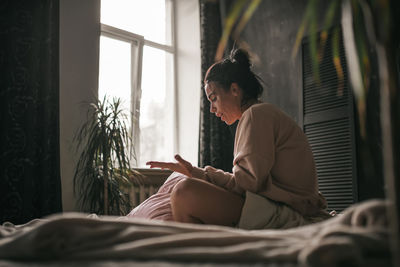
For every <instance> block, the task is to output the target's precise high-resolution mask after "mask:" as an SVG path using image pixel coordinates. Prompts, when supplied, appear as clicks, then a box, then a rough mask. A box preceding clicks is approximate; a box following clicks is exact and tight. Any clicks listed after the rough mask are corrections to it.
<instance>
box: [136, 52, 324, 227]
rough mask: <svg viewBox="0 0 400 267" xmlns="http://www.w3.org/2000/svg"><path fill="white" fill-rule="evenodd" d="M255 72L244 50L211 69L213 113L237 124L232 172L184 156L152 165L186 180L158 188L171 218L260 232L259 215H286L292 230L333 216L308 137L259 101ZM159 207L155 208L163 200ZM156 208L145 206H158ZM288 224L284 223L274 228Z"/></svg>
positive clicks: (209, 90) (207, 80)
mask: <svg viewBox="0 0 400 267" xmlns="http://www.w3.org/2000/svg"><path fill="white" fill-rule="evenodd" d="M250 67H251V64H250V61H249V57H248V54H247V53H246V52H245V51H244V50H241V49H238V50H235V51H232V53H231V56H230V58H229V59H225V60H223V61H221V62H217V63H215V64H213V65H212V66H211V67H210V68H209V69H208V71H207V73H206V76H205V78H204V84H205V93H206V95H207V98H208V100H209V101H210V112H212V113H214V114H215V115H216V116H217V117H219V118H221V120H222V121H224V122H225V123H226V124H228V125H231V124H233V123H234V122H236V121H237V120H239V123H238V126H237V130H236V136H235V146H234V161H233V169H232V173H229V172H224V171H222V170H218V169H215V168H213V167H211V166H206V167H205V168H204V169H203V168H198V167H195V166H192V164H191V163H189V162H187V161H186V160H184V159H182V158H181V157H180V156H179V155H176V156H175V159H176V161H177V162H157V161H150V162H148V163H147V164H148V165H150V168H155V167H156V168H163V169H165V168H166V169H170V170H172V171H174V172H176V173H180V174H183V175H184V176H182V175H180V176H179V175H178V176H177V174H176V173H175V174H173V175H172V176H173V177H172V178H171V177H170V178H169V179H168V180H170V181H168V180H167V182H166V184H168V182H169V185H168V186H166V187H167V188H163V187H161V188H160V191H159V193H160V194H162V193H163V192H164V193H166V194H167V198H168V199H167V200H165V199H164V204H160V205H161V206H162V205H164V206H165V205H167V206H165V207H166V208H167V209H168V208H169V209H170V212H172V213H171V216H170V218H169V219H172V220H174V221H179V222H188V223H204V224H217V225H227V226H237V225H238V223H239V221H247V222H249V221H250V223H248V224H249V225H253V226H254V227H257V222H251V220H252V218H251V217H252V214H253V215H254V217H257V216H256V215H257V214H254V212H255V213H260V214H261V215H262V214H268V215H267V216H269V217H272V218H267V221H268V220H270V221H271V219H272V221H274V219H277V218H273V217H280V216H281V214H280V213H282V212H284V213H285V216H281V217H282V218H286V219H283V220H287V221H289V220H290V221H291V222H289V224H290V226H291V227H292V226H300V225H304V224H307V223H309V222H311V221H313V220H314V221H318V220H319V219H321V220H322V219H323V218H326V217H327V215H326V212H324V209H325V207H326V202H325V199H324V197H323V196H322V195H321V194H320V193H319V191H318V183H317V175H316V169H315V164H314V159H313V155H312V152H311V149H310V146H309V144H308V141H307V138H306V136H305V134H304V133H303V131H302V129H301V128H300V127H299V126H298V125H297V124H296V122H295V121H293V120H292V119H291V118H290V117H289V116H288V115H286V114H285V113H283V112H282V111H281V110H279V109H278V108H277V107H275V106H274V105H272V104H268V103H261V102H260V101H259V100H258V98H259V97H260V96H261V94H262V92H263V87H262V85H261V83H260V81H259V80H258V78H257V77H256V75H255V74H254V73H253V72H252V70H251V68H250ZM178 178H179V179H178ZM174 179H175V180H174ZM171 180H173V181H172V182H171ZM250 199H252V201H250ZM247 202H249V203H247ZM261 203H265V205H263V204H261ZM153 204H155V205H156V206H157V196H154V199H153ZM144 206H146V204H145V205H144ZM151 206H152V205H147V206H146V207H147V208H150V209H151V208H153V209H154V208H155V207H154V205H153V206H152V207H151ZM139 209H140V208H139ZM245 209H246V210H245ZM137 211H138V209H136V210H134V211H133V212H131V214H130V215H128V216H133V215H134V213H135V212H137ZM244 217H247V218H244ZM282 218H280V219H279V220H281V221H282ZM275 221H276V220H275ZM287 226H288V224H287V223H286V222H283V224H282V222H280V226H279V225H278V226H271V228H277V227H278V228H279V227H287ZM262 227H264V226H262ZM250 228H251V226H250Z"/></svg>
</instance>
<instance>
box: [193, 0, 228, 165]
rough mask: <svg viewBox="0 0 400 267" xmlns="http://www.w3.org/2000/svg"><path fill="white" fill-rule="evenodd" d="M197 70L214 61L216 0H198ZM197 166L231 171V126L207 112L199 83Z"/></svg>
mask: <svg viewBox="0 0 400 267" xmlns="http://www.w3.org/2000/svg"><path fill="white" fill-rule="evenodd" d="M200 24H201V25H200V27H201V74H202V78H204V76H205V73H206V71H207V69H208V68H209V67H210V66H211V65H212V64H213V63H214V57H215V52H216V51H217V46H218V41H219V39H220V37H221V33H222V26H221V12H220V1H209V0H200ZM201 92H202V93H201V100H200V101H201V102H200V134H199V166H201V167H204V166H205V165H210V166H213V167H215V168H219V169H222V170H225V171H232V161H233V141H234V131H235V126H231V127H229V126H228V125H226V124H225V123H224V122H223V121H221V120H220V119H219V118H217V117H216V116H215V115H214V114H213V113H211V112H210V103H209V102H208V100H207V96H206V95H205V92H204V84H203V82H202V84H201Z"/></svg>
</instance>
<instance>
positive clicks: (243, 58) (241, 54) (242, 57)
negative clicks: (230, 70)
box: [230, 48, 251, 69]
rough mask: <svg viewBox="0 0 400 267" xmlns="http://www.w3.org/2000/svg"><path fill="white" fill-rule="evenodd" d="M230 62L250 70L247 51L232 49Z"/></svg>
mask: <svg viewBox="0 0 400 267" xmlns="http://www.w3.org/2000/svg"><path fill="white" fill-rule="evenodd" d="M230 58H231V61H232V62H237V63H238V64H239V65H240V66H242V67H244V68H246V69H250V66H251V64H250V59H249V53H247V51H245V50H243V49H241V48H239V49H233V50H232V51H231V55H230Z"/></svg>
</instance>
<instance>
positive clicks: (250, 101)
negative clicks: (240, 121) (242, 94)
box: [241, 99, 261, 114]
mask: <svg viewBox="0 0 400 267" xmlns="http://www.w3.org/2000/svg"><path fill="white" fill-rule="evenodd" d="M259 103H261V101H260V100H258V99H251V100H249V101H247V102H246V103H245V104H244V105H243V106H242V110H241V111H242V114H243V112H245V111H246V110H247V109H248V108H249V107H251V106H252V105H254V104H259Z"/></svg>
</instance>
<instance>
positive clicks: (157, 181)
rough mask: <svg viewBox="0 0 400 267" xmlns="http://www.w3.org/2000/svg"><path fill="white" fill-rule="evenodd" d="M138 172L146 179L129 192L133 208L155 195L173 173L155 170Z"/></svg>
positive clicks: (140, 170)
mask: <svg viewBox="0 0 400 267" xmlns="http://www.w3.org/2000/svg"><path fill="white" fill-rule="evenodd" d="M137 171H139V172H140V173H141V174H142V175H143V176H144V178H143V180H142V182H141V183H140V184H136V185H135V186H133V187H131V188H130V189H129V191H128V194H129V199H130V204H131V206H132V207H133V208H134V207H136V206H138V205H139V204H140V203H142V202H143V201H145V200H146V199H147V198H149V197H150V196H152V195H153V194H155V193H156V192H157V191H158V189H159V188H160V187H161V185H162V184H163V183H164V182H165V180H166V179H167V178H168V176H169V175H170V174H171V173H172V172H171V171H167V170H154V169H153V170H150V169H137Z"/></svg>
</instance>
